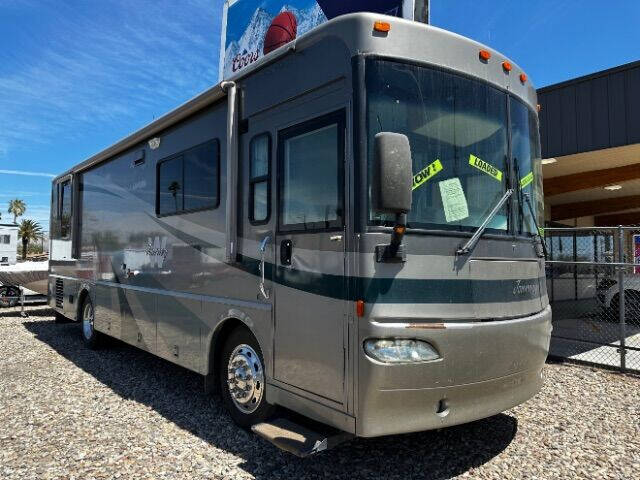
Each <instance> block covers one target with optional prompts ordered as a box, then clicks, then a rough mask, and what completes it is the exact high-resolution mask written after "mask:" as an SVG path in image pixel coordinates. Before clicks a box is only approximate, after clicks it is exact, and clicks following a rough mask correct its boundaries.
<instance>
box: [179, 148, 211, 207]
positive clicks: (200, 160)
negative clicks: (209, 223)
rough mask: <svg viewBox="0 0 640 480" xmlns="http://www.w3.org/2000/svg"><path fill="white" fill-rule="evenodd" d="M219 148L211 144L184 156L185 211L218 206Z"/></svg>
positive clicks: (190, 151) (193, 149) (194, 149)
mask: <svg viewBox="0 0 640 480" xmlns="http://www.w3.org/2000/svg"><path fill="white" fill-rule="evenodd" d="M218 163H219V162H218V148H217V142H209V143H205V144H204V145H200V146H199V147H196V148H192V149H191V150H189V151H188V152H185V154H184V209H185V210H199V209H204V208H215V207H217V206H218V183H219V182H218V177H219V176H218Z"/></svg>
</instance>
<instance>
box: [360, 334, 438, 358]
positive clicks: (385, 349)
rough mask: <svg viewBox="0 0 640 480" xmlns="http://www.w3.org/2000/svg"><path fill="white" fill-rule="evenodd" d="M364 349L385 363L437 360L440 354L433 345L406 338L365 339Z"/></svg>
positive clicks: (372, 356)
mask: <svg viewBox="0 0 640 480" xmlns="http://www.w3.org/2000/svg"><path fill="white" fill-rule="evenodd" d="M364 351H365V352H366V354H367V355H369V356H370V357H371V358H373V359H374V360H378V361H379V362H383V363H414V362H428V361H430V360H437V359H438V358H440V355H439V354H438V352H437V351H436V349H435V348H434V347H433V345H431V344H429V343H427V342H423V341H421V340H410V339H404V338H393V339H375V338H371V339H369V340H365V342H364Z"/></svg>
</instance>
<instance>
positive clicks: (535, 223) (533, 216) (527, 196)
mask: <svg viewBox="0 0 640 480" xmlns="http://www.w3.org/2000/svg"><path fill="white" fill-rule="evenodd" d="M513 160H514V162H515V170H516V182H517V184H518V193H519V196H520V198H524V201H525V203H526V204H527V208H529V213H530V214H531V220H533V226H534V227H536V235H534V238H535V239H536V240H535V241H537V240H538V239H540V245H542V253H543V254H544V259H545V260H546V259H547V258H548V257H549V255H548V253H547V242H545V241H544V238H542V235H540V227H539V226H538V221H537V220H536V214H535V212H534V211H533V206H532V205H531V199H530V196H531V195H530V194H528V193H525V192H523V191H522V183H520V182H521V178H520V168H519V166H518V159H517V158H514V159H513ZM521 203H522V200H519V201H518V208H519V209H520V210H522V205H520V204H521ZM522 216H524V214H523V215H522ZM538 256H540V254H538Z"/></svg>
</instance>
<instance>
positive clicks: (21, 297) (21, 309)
mask: <svg viewBox="0 0 640 480" xmlns="http://www.w3.org/2000/svg"><path fill="white" fill-rule="evenodd" d="M18 288H20V316H21V317H27V316H28V315H27V314H26V313H25V311H24V288H22V287H18Z"/></svg>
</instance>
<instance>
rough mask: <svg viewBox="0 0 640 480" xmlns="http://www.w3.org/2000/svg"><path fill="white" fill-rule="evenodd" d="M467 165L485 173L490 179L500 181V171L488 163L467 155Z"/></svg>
mask: <svg viewBox="0 0 640 480" xmlns="http://www.w3.org/2000/svg"><path fill="white" fill-rule="evenodd" d="M469 165H471V166H472V167H475V168H477V169H478V170H480V171H482V172H484V173H486V174H487V175H489V176H490V177H493V178H495V179H496V180H498V181H499V182H501V181H502V171H501V170H499V169H497V168H496V167H494V166H493V165H491V164H490V163H489V162H485V161H484V160H482V159H480V158H478V157H476V156H475V155H473V154H471V155H469Z"/></svg>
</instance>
